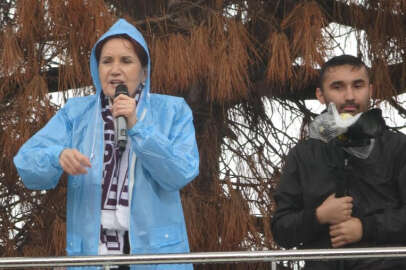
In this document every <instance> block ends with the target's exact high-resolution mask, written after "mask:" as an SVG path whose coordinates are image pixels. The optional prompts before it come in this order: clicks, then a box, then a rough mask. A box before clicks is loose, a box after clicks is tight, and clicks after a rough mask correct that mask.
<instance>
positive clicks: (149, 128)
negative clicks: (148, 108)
mask: <svg viewBox="0 0 406 270" xmlns="http://www.w3.org/2000/svg"><path fill="white" fill-rule="evenodd" d="M170 102H173V100H172V99H171V100H170ZM168 103H169V101H168ZM169 108H170V109H169V110H162V109H161V110H160V113H157V114H155V115H156V116H155V117H154V119H153V120H152V121H146V120H145V121H139V122H137V124H135V125H134V127H133V128H132V129H130V130H129V132H128V134H129V136H130V137H131V138H132V142H133V148H134V151H135V153H136V155H137V160H138V159H139V160H141V161H142V165H143V167H144V168H145V169H146V170H147V171H148V172H149V173H150V174H151V176H152V178H153V179H154V180H155V181H156V182H157V183H158V184H159V185H160V186H161V187H162V188H164V189H166V190H169V191H174V190H179V189H181V188H182V187H183V186H185V185H186V184H187V183H189V182H190V181H192V180H193V179H194V178H195V177H196V175H197V174H198V173H199V153H198V150H197V144H196V137H195V129H194V126H193V115H192V111H191V110H190V108H189V106H188V105H187V104H186V102H185V101H184V100H183V99H179V98H176V101H175V103H174V104H173V106H169ZM157 110H158V108H157Z"/></svg>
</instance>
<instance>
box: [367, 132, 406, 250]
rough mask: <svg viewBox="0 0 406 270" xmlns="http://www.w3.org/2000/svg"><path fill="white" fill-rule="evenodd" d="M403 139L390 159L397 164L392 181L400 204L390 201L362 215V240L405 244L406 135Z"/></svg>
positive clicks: (393, 150)
mask: <svg viewBox="0 0 406 270" xmlns="http://www.w3.org/2000/svg"><path fill="white" fill-rule="evenodd" d="M401 136H402V137H403V136H404V135H401ZM403 141H404V142H403V144H402V143H400V142H399V143H397V144H396V148H397V149H392V151H391V152H392V153H395V155H394V156H393V157H392V161H389V162H393V164H396V166H395V167H394V177H393V179H392V181H393V185H394V187H393V188H394V189H396V190H397V196H398V197H397V198H392V199H393V200H396V201H397V202H398V205H397V206H395V207H393V204H389V203H388V204H387V206H383V208H382V209H380V210H379V211H377V212H375V213H372V214H370V215H366V216H361V217H360V220H361V223H362V227H363V228H362V229H363V235H362V241H365V242H370V243H376V244H386V245H388V244H395V245H399V244H401V245H404V244H405V242H406V137H404V140H403ZM388 151H390V150H388ZM378 188H379V187H378ZM394 197H396V196H394ZM391 205H392V206H391Z"/></svg>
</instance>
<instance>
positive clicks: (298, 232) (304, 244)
mask: <svg viewBox="0 0 406 270" xmlns="http://www.w3.org/2000/svg"><path fill="white" fill-rule="evenodd" d="M372 90H373V87H372V84H371V83H370V79H369V75H368V70H367V67H366V66H365V64H364V63H363V62H362V61H361V60H360V59H358V58H356V57H353V56H349V55H342V56H338V57H334V58H332V59H331V60H329V61H328V62H326V63H325V65H324V66H323V67H322V69H321V74H320V83H319V88H317V89H316V97H317V99H318V100H319V101H320V102H321V103H322V104H326V105H327V106H328V110H327V111H326V112H324V113H322V114H321V115H320V116H318V117H316V119H315V120H314V121H313V122H312V123H311V125H310V138H308V139H307V140H304V141H302V142H300V143H299V144H298V145H296V146H295V147H294V148H293V149H292V150H291V151H290V153H289V155H288V156H287V159H286V163H285V166H284V169H283V173H282V176H281V179H280V184H279V187H278V190H277V192H276V194H275V201H276V204H277V210H276V212H275V214H274V216H273V219H272V233H273V236H274V239H275V241H276V242H277V243H278V244H279V245H280V246H282V247H285V248H291V247H294V246H297V247H301V248H345V247H376V246H378V247H379V246H401V245H404V244H405V243H406V136H405V135H403V134H397V133H394V132H391V131H389V130H387V129H386V126H385V124H384V120H383V119H382V117H381V115H380V111H379V110H377V109H373V110H369V104H370V98H371V94H372ZM329 104H331V105H329ZM334 105H335V106H334ZM339 115H346V117H345V118H347V119H342V118H341V117H340V116H339ZM371 130H372V131H373V134H371V132H370V131H371ZM350 131H351V132H350ZM405 266H406V264H405V262H404V261H402V260H399V259H381V258H380V259H362V260H345V261H340V262H338V261H307V262H306V266H305V269H323V270H329V269H369V270H372V269H406V267H405Z"/></svg>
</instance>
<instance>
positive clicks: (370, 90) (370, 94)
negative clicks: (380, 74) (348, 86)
mask: <svg viewBox="0 0 406 270" xmlns="http://www.w3.org/2000/svg"><path fill="white" fill-rule="evenodd" d="M373 93H374V85H373V84H372V83H370V84H369V98H370V99H371V98H372V94H373Z"/></svg>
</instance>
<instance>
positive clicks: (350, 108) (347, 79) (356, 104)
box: [316, 65, 372, 115]
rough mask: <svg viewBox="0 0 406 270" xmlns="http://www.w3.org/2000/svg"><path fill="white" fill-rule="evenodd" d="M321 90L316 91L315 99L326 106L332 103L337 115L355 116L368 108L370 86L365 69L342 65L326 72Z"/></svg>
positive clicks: (370, 92) (370, 93)
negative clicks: (348, 114) (347, 114)
mask: <svg viewBox="0 0 406 270" xmlns="http://www.w3.org/2000/svg"><path fill="white" fill-rule="evenodd" d="M322 86H323V89H320V88H317V89H316V97H317V99H318V100H319V101H320V102H321V103H322V104H326V105H328V104H329V103H330V102H332V103H334V104H335V105H336V107H337V110H338V112H339V113H350V114H352V115H355V114H357V113H359V112H365V111H367V110H368V107H369V100H370V98H371V95H372V85H371V84H370V82H369V78H368V73H367V70H366V68H365V67H354V66H351V65H342V66H337V67H331V68H329V69H327V70H326V72H325V74H324V80H323V84H322Z"/></svg>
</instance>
